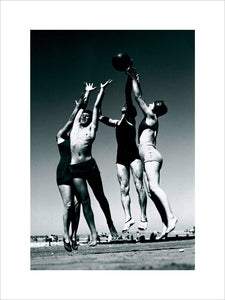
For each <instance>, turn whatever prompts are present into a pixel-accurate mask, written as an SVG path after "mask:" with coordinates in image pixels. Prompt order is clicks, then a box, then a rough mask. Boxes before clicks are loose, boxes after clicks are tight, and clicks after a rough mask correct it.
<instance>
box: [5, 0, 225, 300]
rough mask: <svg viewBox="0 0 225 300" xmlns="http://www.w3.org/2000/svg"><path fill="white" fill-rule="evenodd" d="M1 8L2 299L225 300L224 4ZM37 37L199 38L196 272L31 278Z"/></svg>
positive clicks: (21, 4) (11, 4) (20, 4)
mask: <svg viewBox="0 0 225 300" xmlns="http://www.w3.org/2000/svg"><path fill="white" fill-rule="evenodd" d="M1 6H2V8H1V23H2V27H1V33H2V34H1V45H2V48H1V58H2V61H1V64H2V71H1V75H2V78H1V79H2V83H1V86H2V92H1V100H2V115H1V120H2V126H1V130H2V205H1V206H2V212H1V246H2V249H1V258H2V260H1V269H2V276H1V280H2V284H1V287H2V298H3V299H224V298H223V297H224V294H223V293H224V290H223V286H224V269H223V268H224V221H223V220H224V204H223V199H224V197H223V195H224V193H223V186H224V173H223V169H222V167H221V166H223V165H224V164H223V162H224V158H223V154H224V151H223V150H224V145H223V141H224V140H223V138H224V131H223V128H224V126H223V125H224V124H223V122H224V118H223V117H224V115H223V113H224V109H223V108H224V103H223V101H224V89H223V85H224V2H223V1H158V2H157V1H119V2H118V1H98V2H97V1H84V2H80V1H67V2H66V1H65V2H61V1H30V2H28V1H8V2H7V1H4V2H2V4H1ZM130 16H131V17H130ZM31 29H194V30H196V221H197V222H196V228H197V240H196V271H173V272H172V271H166V272H164V271H115V272H109V271H108V272H107V271H101V272H99V271H63V272H60V271H47V272H46V271H30V257H29V233H30V231H29V230H30V228H29V215H30V211H29V208H30V207H29V201H30V187H29V171H30V170H29V140H28V137H29V126H30V125H29V101H30V98H29V96H30V95H29V81H30V78H29V57H30V53H29V32H30V30H31ZM15 125H16V126H15ZM24 144H25V146H26V147H23V145H24ZM215 153H216V155H215ZM17 170H20V172H21V170H22V175H20V176H17V173H16V171H17ZM12 174H13V176H14V180H13V181H11V180H9V178H12ZM21 235H22V238H19V236H21ZM12 237H13V238H14V239H12ZM212 237H213V239H212ZM23 238H24V239H23ZM214 279H215V280H214ZM97 283H98V287H97V288H96V285H97ZM99 283H101V285H102V288H99ZM55 287H56V288H55Z"/></svg>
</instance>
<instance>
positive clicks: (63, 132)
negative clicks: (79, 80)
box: [56, 82, 96, 143]
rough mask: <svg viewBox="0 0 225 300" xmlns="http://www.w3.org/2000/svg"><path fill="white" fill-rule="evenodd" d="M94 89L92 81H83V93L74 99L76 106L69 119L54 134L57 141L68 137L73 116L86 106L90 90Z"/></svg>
mask: <svg viewBox="0 0 225 300" xmlns="http://www.w3.org/2000/svg"><path fill="white" fill-rule="evenodd" d="M95 89H96V87H94V86H93V83H87V82H86V83H85V93H84V94H81V97H80V99H79V100H75V104H76V106H75V108H74V110H73V112H72V114H71V116H70V117H69V120H68V121H67V122H66V124H65V125H64V127H63V128H62V129H60V130H59V132H58V133H57V136H56V140H57V143H61V142H63V141H64V140H65V139H66V138H67V137H68V132H69V131H70V129H71V128H72V126H73V123H74V120H75V118H77V116H78V111H79V114H81V113H82V111H83V109H85V107H86V106H87V103H88V99H89V95H90V92H92V91H93V90H95Z"/></svg>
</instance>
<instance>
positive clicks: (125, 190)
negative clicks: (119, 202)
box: [120, 183, 130, 196]
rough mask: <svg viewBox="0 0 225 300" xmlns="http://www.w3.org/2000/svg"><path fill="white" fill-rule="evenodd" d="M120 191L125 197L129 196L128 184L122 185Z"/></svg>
mask: <svg viewBox="0 0 225 300" xmlns="http://www.w3.org/2000/svg"><path fill="white" fill-rule="evenodd" d="M120 191H121V194H122V195H124V196H127V195H128V194H129V191H130V187H129V185H128V184H122V183H121V184H120Z"/></svg>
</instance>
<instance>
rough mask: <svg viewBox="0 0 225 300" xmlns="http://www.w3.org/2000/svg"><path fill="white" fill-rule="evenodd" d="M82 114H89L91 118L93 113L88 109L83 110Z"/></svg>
mask: <svg viewBox="0 0 225 300" xmlns="http://www.w3.org/2000/svg"><path fill="white" fill-rule="evenodd" d="M83 113H86V114H89V115H91V117H92V114H93V112H92V111H91V110H90V109H85V110H84V111H83Z"/></svg>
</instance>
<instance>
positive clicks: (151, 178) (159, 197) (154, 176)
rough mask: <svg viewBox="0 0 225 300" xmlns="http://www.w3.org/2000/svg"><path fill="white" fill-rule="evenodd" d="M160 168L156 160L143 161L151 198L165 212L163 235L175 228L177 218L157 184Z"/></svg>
mask: <svg viewBox="0 0 225 300" xmlns="http://www.w3.org/2000/svg"><path fill="white" fill-rule="evenodd" d="M160 169H161V164H160V163H159V162H157V161H148V162H146V163H145V171H146V175H147V178H148V182H149V186H150V192H151V196H152V199H153V201H154V203H155V204H156V207H159V205H161V206H162V207H163V209H164V211H165V213H166V217H167V229H166V232H165V233H164V232H163V235H164V236H165V235H166V234H168V233H169V232H171V231H172V230H173V229H174V228H175V226H176V222H177V219H176V218H175V217H174V215H173V212H172V209H171V207H170V204H169V202H168V200H167V196H166V193H165V192H164V191H163V189H162V188H161V187H160V185H159V180H160ZM164 229H165V228H164ZM164 231H165V230H164Z"/></svg>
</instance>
